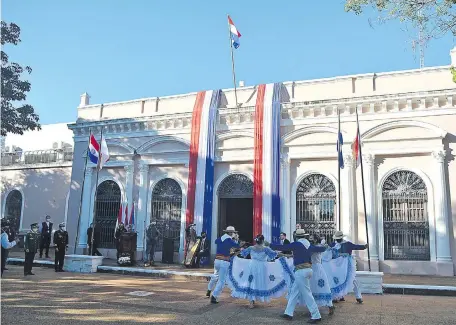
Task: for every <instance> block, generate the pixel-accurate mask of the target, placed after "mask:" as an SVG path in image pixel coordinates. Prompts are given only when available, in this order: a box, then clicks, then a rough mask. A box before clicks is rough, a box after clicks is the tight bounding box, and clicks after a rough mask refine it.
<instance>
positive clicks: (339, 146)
mask: <svg viewBox="0 0 456 325" xmlns="http://www.w3.org/2000/svg"><path fill="white" fill-rule="evenodd" d="M337 125H338V126H337V127H338V131H337V143H338V152H337V185H338V189H337V219H338V228H339V230H340V229H341V216H340V211H341V206H340V202H341V200H340V167H341V164H340V153H341V151H342V148H341V145H342V144H341V143H340V110H339V107H338V108H337ZM342 159H344V158H343V157H342Z"/></svg>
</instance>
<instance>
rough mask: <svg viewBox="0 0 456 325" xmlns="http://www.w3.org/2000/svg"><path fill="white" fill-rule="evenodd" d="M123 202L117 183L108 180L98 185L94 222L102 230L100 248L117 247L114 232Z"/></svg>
mask: <svg viewBox="0 0 456 325" xmlns="http://www.w3.org/2000/svg"><path fill="white" fill-rule="evenodd" d="M121 200H122V193H121V191H120V187H119V185H118V184H117V183H116V182H114V181H111V180H107V181H104V182H102V183H101V184H100V185H98V188H97V200H96V202H95V217H94V220H95V222H96V226H97V227H99V229H100V245H99V248H115V247H116V245H115V241H114V231H115V228H116V222H117V216H118V215H119V209H120V204H121Z"/></svg>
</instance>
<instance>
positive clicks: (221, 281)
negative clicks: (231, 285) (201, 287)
mask: <svg viewBox="0 0 456 325" xmlns="http://www.w3.org/2000/svg"><path fill="white" fill-rule="evenodd" d="M229 266H230V262H227V261H222V260H215V261H214V277H213V278H212V279H211V281H210V282H209V285H208V286H207V289H208V290H211V291H212V289H213V288H214V285H215V289H214V291H213V292H212V296H213V297H214V298H215V299H217V298H218V297H219V296H220V294H221V293H222V290H223V288H224V287H225V283H226V276H227V275H228V268H229ZM216 283H217V285H216Z"/></svg>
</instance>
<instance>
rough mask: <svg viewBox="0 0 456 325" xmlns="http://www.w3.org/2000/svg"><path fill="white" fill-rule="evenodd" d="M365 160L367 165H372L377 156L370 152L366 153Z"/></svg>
mask: <svg viewBox="0 0 456 325" xmlns="http://www.w3.org/2000/svg"><path fill="white" fill-rule="evenodd" d="M363 162H365V163H366V165H367V166H369V167H372V166H374V164H375V156H374V155H372V154H369V153H368V154H365V155H363Z"/></svg>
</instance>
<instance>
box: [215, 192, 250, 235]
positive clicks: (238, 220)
mask: <svg viewBox="0 0 456 325" xmlns="http://www.w3.org/2000/svg"><path fill="white" fill-rule="evenodd" d="M219 207H220V211H219V215H220V219H219V220H220V221H221V222H220V223H219V225H220V227H219V229H220V233H223V230H224V229H226V227H228V226H233V227H234V228H235V229H236V230H237V231H238V232H239V239H240V240H242V241H246V242H249V243H251V242H252V238H253V236H254V234H253V199H252V198H235V199H233V198H221V199H220V204H219Z"/></svg>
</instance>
